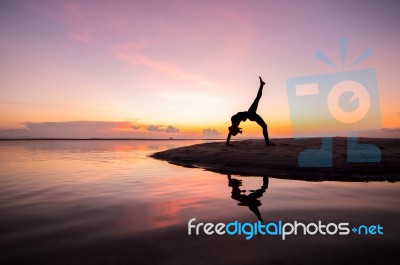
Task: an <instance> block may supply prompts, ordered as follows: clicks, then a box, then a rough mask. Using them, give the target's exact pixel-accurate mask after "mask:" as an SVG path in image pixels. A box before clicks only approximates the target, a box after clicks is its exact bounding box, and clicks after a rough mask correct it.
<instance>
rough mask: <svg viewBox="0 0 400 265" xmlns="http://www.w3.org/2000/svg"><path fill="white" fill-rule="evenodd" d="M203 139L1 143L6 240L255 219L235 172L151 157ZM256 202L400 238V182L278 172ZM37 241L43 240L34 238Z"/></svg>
mask: <svg viewBox="0 0 400 265" xmlns="http://www.w3.org/2000/svg"><path fill="white" fill-rule="evenodd" d="M198 142H199V141H196V142H194V141H26V142H23V141H21V142H0V168H1V173H0V175H1V178H0V211H1V216H2V219H1V220H0V227H1V231H0V232H2V239H1V240H0V241H1V242H0V243H2V244H5V243H7V245H8V246H9V247H10V248H11V249H12V248H13V247H16V246H18V249H19V251H20V250H21V248H22V249H24V248H25V249H29V251H32V249H35V248H37V249H39V250H40V248H41V246H48V244H50V243H51V244H52V243H54V242H58V243H59V244H62V243H63V242H64V243H65V242H66V241H68V240H71V239H72V238H73V239H74V240H77V241H78V242H88V241H90V240H99V239H104V238H107V239H112V238H119V237H129V236H133V235H136V234H140V233H143V232H146V231H151V230H155V229H159V228H166V227H173V226H176V225H178V226H179V225H182V226H183V227H184V226H185V224H186V223H187V222H188V220H189V219H191V218H192V217H195V218H197V220H199V222H200V221H203V222H210V221H213V222H229V221H233V220H236V219H238V220H241V221H243V222H255V221H257V220H258V218H257V216H256V214H254V212H253V211H252V210H251V209H250V208H249V207H248V205H245V203H244V204H243V202H242V203H241V202H240V201H239V200H237V199H235V198H234V197H235V196H233V190H234V189H233V187H232V185H230V184H229V180H228V176H226V175H219V174H216V173H212V172H207V171H203V170H201V169H190V168H182V167H178V166H174V165H170V164H168V163H166V162H163V161H158V160H154V159H152V158H149V157H148V155H149V154H151V153H153V152H155V151H156V150H164V149H167V148H171V147H177V146H181V145H188V144H193V143H198ZM232 178H234V179H237V180H241V186H240V190H241V193H240V194H241V195H250V194H251V193H252V192H254V191H255V190H257V189H260V187H261V186H262V185H263V179H262V178H260V177H240V176H232ZM258 200H259V202H260V205H257V207H258V210H259V212H260V214H261V216H262V218H263V219H264V220H265V221H270V220H287V221H294V220H304V221H306V220H309V221H310V222H311V221H312V222H315V221H318V220H326V221H336V220H342V221H348V222H354V223H358V224H361V223H368V222H370V223H371V224H372V223H376V222H379V223H381V224H382V225H384V226H385V227H386V228H385V229H387V230H388V231H390V229H391V230H392V232H393V233H397V236H399V234H398V232H399V229H397V221H396V220H398V218H399V217H400V213H399V211H398V205H399V204H400V185H399V183H386V182H370V183H347V182H332V181H330V182H305V181H294V180H283V179H275V178H273V177H270V178H269V184H268V188H267V189H266V190H265V192H262V196H260V197H259V198H258ZM182 229H183V231H186V230H185V229H186V228H182ZM393 233H392V234H391V235H388V236H391V237H393V236H395V234H393ZM35 241H40V242H41V244H38V245H37V244H32V243H29V242H35Z"/></svg>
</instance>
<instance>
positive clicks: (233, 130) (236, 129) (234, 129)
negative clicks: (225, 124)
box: [228, 126, 242, 136]
mask: <svg viewBox="0 0 400 265" xmlns="http://www.w3.org/2000/svg"><path fill="white" fill-rule="evenodd" d="M228 129H229V132H230V133H231V134H232V135H233V136H236V135H237V134H238V133H242V130H241V128H239V127H237V126H230V127H229V128H228Z"/></svg>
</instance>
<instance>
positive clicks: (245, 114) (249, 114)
mask: <svg viewBox="0 0 400 265" xmlns="http://www.w3.org/2000/svg"><path fill="white" fill-rule="evenodd" d="M259 78H260V88H259V89H258V93H257V97H256V99H255V100H254V102H253V104H251V106H250V108H249V110H248V111H242V112H238V113H236V114H235V115H233V116H232V118H231V121H232V126H230V127H229V128H228V129H229V134H228V138H227V139H226V145H229V141H230V140H231V136H232V135H233V136H235V135H237V134H238V133H242V128H239V124H240V122H242V121H246V120H247V119H249V120H251V121H255V122H257V123H258V125H260V126H261V128H262V129H263V135H264V139H265V145H274V144H273V143H271V142H270V141H269V138H268V130H267V124H266V123H265V122H264V120H263V119H262V118H261V117H260V115H258V114H257V113H256V112H257V107H258V102H259V101H260V99H261V96H262V90H263V87H264V85H265V82H264V81H263V80H262V79H261V76H259Z"/></svg>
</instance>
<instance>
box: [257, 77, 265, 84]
mask: <svg viewBox="0 0 400 265" xmlns="http://www.w3.org/2000/svg"><path fill="white" fill-rule="evenodd" d="M258 78H260V85H261V86H264V85H265V82H264V81H263V80H262V78H261V76H259V77H258Z"/></svg>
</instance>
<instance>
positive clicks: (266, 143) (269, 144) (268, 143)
mask: <svg viewBox="0 0 400 265" xmlns="http://www.w3.org/2000/svg"><path fill="white" fill-rule="evenodd" d="M265 145H266V146H275V144H274V143H272V142H269V141H268V142H265Z"/></svg>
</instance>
